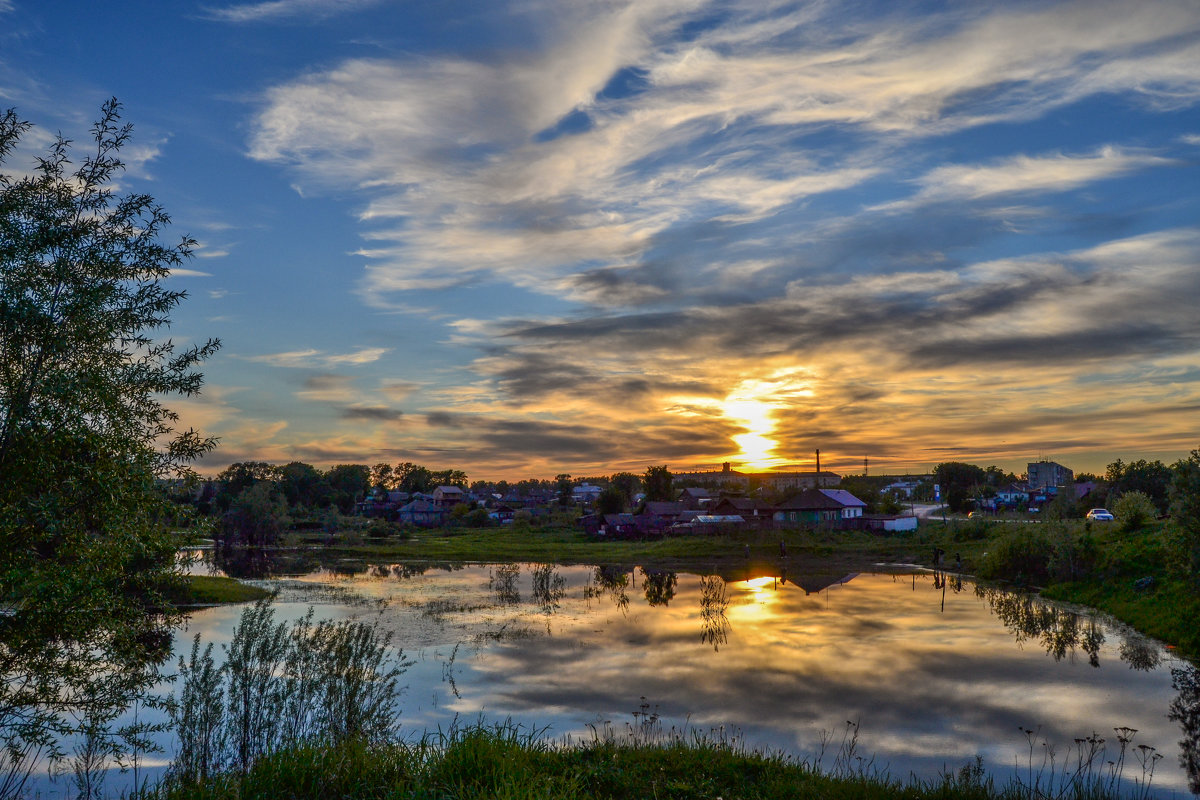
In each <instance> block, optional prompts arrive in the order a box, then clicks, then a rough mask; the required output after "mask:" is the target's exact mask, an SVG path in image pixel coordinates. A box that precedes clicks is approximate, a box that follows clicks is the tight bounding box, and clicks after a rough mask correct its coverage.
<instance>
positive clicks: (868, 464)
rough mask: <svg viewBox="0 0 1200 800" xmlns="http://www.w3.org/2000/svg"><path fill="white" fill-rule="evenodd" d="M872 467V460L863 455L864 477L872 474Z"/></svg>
mask: <svg viewBox="0 0 1200 800" xmlns="http://www.w3.org/2000/svg"><path fill="white" fill-rule="evenodd" d="M870 469H871V462H870V461H869V460H868V459H867V457H866V456H863V477H864V478H865V477H867V475H868V474H870Z"/></svg>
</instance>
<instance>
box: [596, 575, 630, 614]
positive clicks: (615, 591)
mask: <svg viewBox="0 0 1200 800" xmlns="http://www.w3.org/2000/svg"><path fill="white" fill-rule="evenodd" d="M592 584H593V585H592V586H589V587H588V588H587V590H586V591H585V594H586V596H588V597H599V596H600V595H601V594H604V593H607V594H609V595H611V596H612V601H613V605H615V606H616V607H617V608H618V609H620V610H621V613H622V614H624V613H625V611H626V610H627V609H628V608H629V595H628V594H627V593H626V591H625V589H626V588H627V587H628V586H629V574H628V573H626V572H625V570H624V569H622V568H620V567H613V566H606V567H596V571H595V572H594V573H592Z"/></svg>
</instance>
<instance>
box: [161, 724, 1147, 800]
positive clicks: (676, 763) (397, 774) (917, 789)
mask: <svg viewBox="0 0 1200 800" xmlns="http://www.w3.org/2000/svg"><path fill="white" fill-rule="evenodd" d="M851 761H852V760H849V759H848V760H847V763H850V762H851ZM855 763H857V762H855ZM1035 777H1038V776H1035ZM1042 777H1044V776H1042ZM1077 784H1078V785H1076V786H1074V787H1073V788H1070V789H1067V790H1065V791H1063V793H1062V794H1061V795H1056V796H1063V797H1073V798H1096V799H1097V800H1099V798H1106V797H1115V796H1117V794H1118V792H1117V789H1118V788H1119V787H1118V786H1109V787H1099V786H1097V785H1095V784H1092V783H1088V782H1077ZM1124 788H1125V789H1126V790H1128V789H1129V788H1130V787H1129V786H1126V787H1124ZM153 794H154V795H155V796H157V797H158V798H161V800H226V799H227V798H228V800H257V799H258V798H263V800H267V798H272V799H273V798H279V797H286V798H292V799H293V800H304V799H305V798H314V800H315V799H316V798H355V800H370V799H372V798H381V799H382V798H396V800H401V799H402V798H405V799H408V798H411V799H412V800H427V799H428V800H432V799H433V798H455V800H475V799H476V798H478V799H479V800H483V799H484V798H501V799H502V798H531V799H534V798H544V799H545V800H552V799H557V798H562V799H563V800H567V799H568V798H569V799H571V800H574V798H611V799H612V800H642V798H727V799H729V800H732V798H756V799H757V798H762V799H763V800H773V799H774V798H780V799H782V798H814V800H815V798H829V799H830V800H839V798H846V800H850V798H854V799H855V800H860V799H865V800H871V799H872V798H879V800H884V799H885V798H887V799H889V800H890V799H891V798H903V799H905V800H926V799H929V800H933V799H935V798H939V799H948V798H965V799H970V800H991V798H1005V799H1006V800H1007V799H1008V798H1012V799H1013V800H1015V799H1016V798H1019V797H1028V796H1030V795H1031V790H1030V788H1029V787H1027V786H1022V785H1021V784H1019V783H1017V782H1015V781H1014V782H1011V783H1008V784H1005V785H1004V786H999V787H998V786H996V785H995V784H994V783H993V781H992V780H991V779H989V778H987V777H985V776H984V774H983V770H982V768H981V766H980V764H979V762H977V761H976V762H971V763H969V764H966V765H964V766H963V767H961V768H960V769H958V770H954V771H951V772H948V773H947V774H945V775H943V776H941V777H940V778H935V779H931V780H920V779H915V778H909V779H907V780H899V779H895V778H892V777H890V776H889V775H887V774H886V773H881V772H876V771H874V770H871V769H864V768H861V767H842V768H836V767H835V768H833V769H822V768H821V767H820V765H817V764H814V763H812V762H810V761H805V760H800V759H796V758H793V757H790V756H787V755H784V754H780V753H771V752H762V751H750V750H746V749H745V748H743V747H741V746H740V745H738V744H736V743H735V742H731V741H729V740H725V739H713V738H709V737H704V736H689V735H686V734H675V733H674V732H673V733H672V734H671V735H667V736H660V737H656V738H655V739H653V740H641V737H638V736H632V737H624V738H614V737H602V736H597V737H595V739H594V740H593V741H591V742H585V743H576V744H569V745H565V746H564V745H562V744H561V743H552V742H549V741H547V740H546V739H544V738H541V737H539V736H538V735H536V734H531V733H527V732H523V731H522V730H521V729H519V728H516V727H514V726H512V725H498V726H494V727H489V726H483V725H480V726H475V727H470V728H467V729H463V730H457V731H454V732H451V733H450V734H447V735H442V736H433V737H426V738H425V739H424V740H422V741H419V742H407V743H384V744H374V745H372V744H366V743H364V742H361V741H349V742H344V743H341V744H337V745H330V746H321V745H308V746H302V747H298V748H294V749H290V750H286V751H283V752H279V753H276V754H274V755H271V756H268V757H265V758H263V759H261V760H260V761H258V762H257V763H256V764H255V765H254V766H253V767H252V768H251V769H250V771H249V772H248V773H247V774H246V775H245V776H241V775H237V774H233V773H223V774H220V775H217V776H212V777H209V778H208V779H207V780H202V781H199V782H196V783H191V784H188V785H179V784H173V783H171V782H170V781H168V782H167V783H166V784H164V785H162V786H160V787H158V789H157V790H155V791H154V792H153Z"/></svg>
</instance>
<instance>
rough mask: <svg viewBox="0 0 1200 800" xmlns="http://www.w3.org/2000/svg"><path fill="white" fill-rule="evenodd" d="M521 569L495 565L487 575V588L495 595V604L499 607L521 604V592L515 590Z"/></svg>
mask: <svg viewBox="0 0 1200 800" xmlns="http://www.w3.org/2000/svg"><path fill="white" fill-rule="evenodd" d="M520 574H521V567H520V566H518V565H517V564H497V565H496V566H494V567H492V569H491V571H490V572H489V573H488V588H489V589H491V590H492V591H493V592H495V593H496V602H497V603H500V604H501V605H515V604H516V603H519V602H521V591H520V590H519V589H518V588H517V578H518V576H520Z"/></svg>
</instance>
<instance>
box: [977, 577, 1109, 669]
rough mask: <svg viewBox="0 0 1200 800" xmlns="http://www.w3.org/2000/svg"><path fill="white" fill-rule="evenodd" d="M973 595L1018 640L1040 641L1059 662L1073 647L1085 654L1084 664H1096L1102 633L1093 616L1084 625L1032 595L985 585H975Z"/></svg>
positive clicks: (1098, 662)
mask: <svg viewBox="0 0 1200 800" xmlns="http://www.w3.org/2000/svg"><path fill="white" fill-rule="evenodd" d="M975 594H976V595H978V596H980V597H982V598H984V599H985V600H987V602H988V605H989V606H991V609H992V613H993V614H995V615H996V616H997V617H998V618H999V619H1000V621H1001V622H1003V623H1004V625H1005V627H1007V628H1008V629H1009V630H1010V631H1011V632H1012V634H1013V636H1014V637H1015V638H1016V640H1017V641H1018V642H1024V641H1025V640H1026V639H1027V638H1037V639H1040V640H1041V643H1042V646H1043V647H1045V648H1046V652H1047V653H1049V654H1050V655H1052V656H1054V660H1055V661H1061V660H1062V659H1063V657H1065V656H1066V655H1067V653H1068V652H1074V650H1075V649H1076V648H1078V649H1080V650H1082V651H1083V652H1085V653H1087V655H1088V663H1089V664H1091V665H1092V666H1093V667H1099V666H1100V645H1102V644H1104V632H1103V631H1101V630H1100V626H1099V625H1097V624H1096V620H1095V618H1093V617H1088V618H1087V622H1086V624H1084V623H1082V622H1081V620H1080V615H1079V614H1076V613H1074V612H1072V611H1066V610H1064V609H1061V608H1057V607H1056V606H1053V605H1051V604H1049V603H1047V602H1045V601H1042V600H1038V599H1037V598H1036V597H1034V596H1033V595H1028V594H1015V593H1013V592H1005V591H1000V590H998V589H992V588H989V587H983V586H976V587H975Z"/></svg>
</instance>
